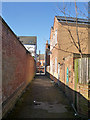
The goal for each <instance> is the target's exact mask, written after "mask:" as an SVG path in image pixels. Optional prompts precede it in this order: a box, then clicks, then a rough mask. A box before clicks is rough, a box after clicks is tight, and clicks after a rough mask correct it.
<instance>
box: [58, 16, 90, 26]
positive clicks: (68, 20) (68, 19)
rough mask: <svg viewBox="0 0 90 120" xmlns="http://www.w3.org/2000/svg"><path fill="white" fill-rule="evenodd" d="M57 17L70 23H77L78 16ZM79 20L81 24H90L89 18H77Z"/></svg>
mask: <svg viewBox="0 0 90 120" xmlns="http://www.w3.org/2000/svg"><path fill="white" fill-rule="evenodd" d="M56 18H57V20H58V21H59V22H66V21H67V22H68V23H75V22H76V18H74V17H65V16H56ZM77 22H78V23H79V24H86V25H89V24H90V21H89V20H88V19H81V18H77Z"/></svg>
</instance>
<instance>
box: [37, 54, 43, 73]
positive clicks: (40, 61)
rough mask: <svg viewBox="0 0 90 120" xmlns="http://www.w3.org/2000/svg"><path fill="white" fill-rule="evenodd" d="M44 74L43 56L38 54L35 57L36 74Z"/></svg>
mask: <svg viewBox="0 0 90 120" xmlns="http://www.w3.org/2000/svg"><path fill="white" fill-rule="evenodd" d="M44 72H45V54H39V55H38V57H37V73H44Z"/></svg>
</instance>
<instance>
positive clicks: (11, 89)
mask: <svg viewBox="0 0 90 120" xmlns="http://www.w3.org/2000/svg"><path fill="white" fill-rule="evenodd" d="M2 60H3V61H2V93H3V96H2V102H3V103H4V104H3V109H4V110H3V114H4V113H6V112H7V110H8V109H9V107H7V108H6V109H7V110H6V109H5V106H6V105H7V104H8V99H9V100H10V99H11V98H14V97H11V96H17V93H18V91H20V92H19V93H18V95H20V94H21V92H22V90H23V89H24V88H25V87H26V86H27V84H28V83H29V82H30V81H31V80H32V79H33V77H34V75H35V61H34V58H33V57H32V56H31V55H30V53H28V52H27V51H26V49H25V48H24V46H23V45H22V44H21V43H20V42H19V40H18V39H17V37H16V36H15V34H14V33H13V32H12V31H11V29H10V28H9V27H8V26H7V24H6V23H5V22H4V21H3V22H2ZM16 98H17V97H15V99H16ZM11 103H12V102H11ZM10 105H11V104H10Z"/></svg>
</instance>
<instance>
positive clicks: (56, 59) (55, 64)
mask: <svg viewBox="0 0 90 120" xmlns="http://www.w3.org/2000/svg"><path fill="white" fill-rule="evenodd" d="M55 72H56V73H57V58H55Z"/></svg>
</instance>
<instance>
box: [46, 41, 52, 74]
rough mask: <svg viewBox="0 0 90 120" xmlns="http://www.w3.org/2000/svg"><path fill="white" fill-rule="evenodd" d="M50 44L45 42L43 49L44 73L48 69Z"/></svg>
mask: <svg viewBox="0 0 90 120" xmlns="http://www.w3.org/2000/svg"><path fill="white" fill-rule="evenodd" d="M50 54H51V53H50V44H49V43H48V41H46V48H45V72H46V71H48V70H49V69H50Z"/></svg>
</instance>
